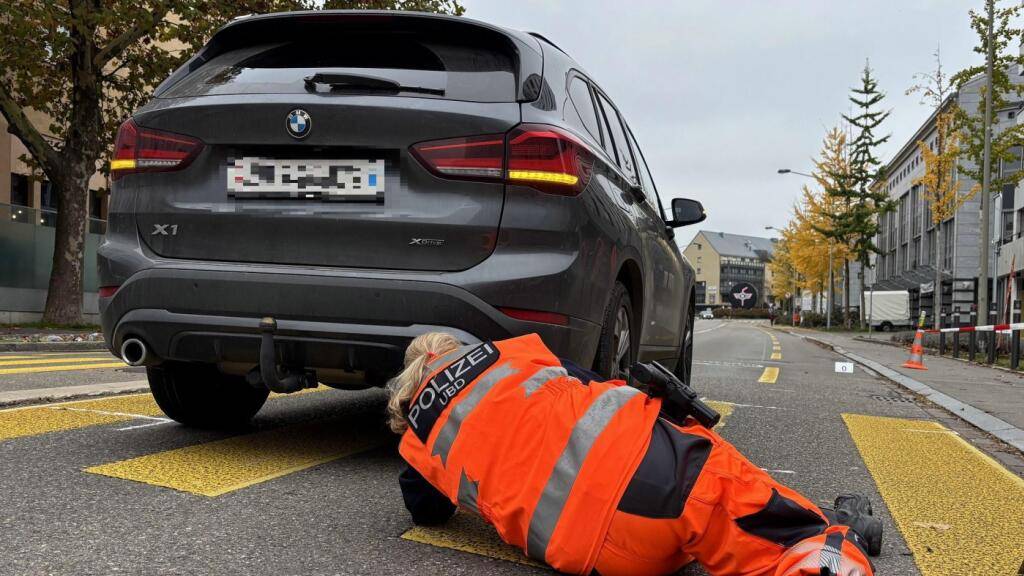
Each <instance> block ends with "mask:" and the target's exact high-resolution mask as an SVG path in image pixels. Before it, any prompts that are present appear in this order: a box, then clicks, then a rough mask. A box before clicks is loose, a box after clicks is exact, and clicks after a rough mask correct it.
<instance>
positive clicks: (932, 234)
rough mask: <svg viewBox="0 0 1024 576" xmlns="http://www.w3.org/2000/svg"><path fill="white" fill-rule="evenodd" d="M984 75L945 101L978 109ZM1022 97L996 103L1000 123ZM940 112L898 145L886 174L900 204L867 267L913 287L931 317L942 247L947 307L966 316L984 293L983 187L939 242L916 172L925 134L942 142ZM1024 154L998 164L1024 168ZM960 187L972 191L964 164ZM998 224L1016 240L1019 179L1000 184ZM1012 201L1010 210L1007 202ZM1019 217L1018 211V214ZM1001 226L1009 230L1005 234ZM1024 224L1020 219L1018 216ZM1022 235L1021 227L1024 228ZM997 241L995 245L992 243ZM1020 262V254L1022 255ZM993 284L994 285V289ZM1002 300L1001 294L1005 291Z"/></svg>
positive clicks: (876, 282) (995, 210)
mask: <svg viewBox="0 0 1024 576" xmlns="http://www.w3.org/2000/svg"><path fill="white" fill-rule="evenodd" d="M1021 72H1022V71H1021V70H1020V69H1017V68H1016V67H1015V69H1014V70H1013V71H1012V73H1011V74H1010V78H1011V81H1012V82H1014V83H1016V84H1024V76H1022V75H1021ZM983 84H984V78H983V77H980V76H979V77H977V78H974V79H973V80H970V81H969V82H967V83H966V84H965V85H964V86H963V87H962V88H961V89H960V90H959V91H958V92H955V93H953V94H952V95H951V96H950V97H949V98H948V99H947V101H946V104H945V105H944V106H943V109H944V110H945V109H948V107H949V106H951V105H953V104H955V105H957V106H959V107H960V108H961V109H963V110H965V111H967V112H968V113H975V111H977V110H978V105H979V102H980V101H981V94H980V88H981V87H982V85H983ZM1020 110H1021V102H1017V101H1014V102H1011V103H1010V104H1009V105H1008V106H1007V107H1005V108H1003V109H1001V110H997V111H996V116H997V119H998V125H997V127H996V130H997V131H998V130H1002V129H1004V128H1006V127H1008V126H1013V125H1015V124H1016V123H1017V121H1018V113H1019V112H1020ZM935 118H936V114H932V115H931V116H930V117H929V118H928V119H927V120H926V121H925V123H924V124H923V125H922V126H921V127H920V128H918V130H917V132H916V133H914V135H913V136H912V137H911V138H910V139H909V140H907V142H906V143H905V144H904V145H903V147H902V148H900V150H899V152H898V153H897V154H896V155H895V157H893V158H892V160H891V161H890V162H889V163H888V164H887V165H886V167H885V170H884V174H885V178H884V179H883V180H882V181H881V185H882V186H884V189H885V191H886V192H887V193H888V195H889V198H890V199H891V200H892V201H893V203H894V206H895V209H894V210H893V211H892V212H889V213H888V214H885V215H883V216H881V217H880V221H879V225H880V226H879V234H878V236H877V237H876V244H877V246H878V247H879V249H880V250H881V252H882V253H881V254H880V255H876V256H875V257H874V258H873V266H872V268H871V269H870V270H869V271H868V274H867V278H866V281H867V284H868V285H869V286H873V288H874V289H875V290H907V291H909V292H910V298H911V311H912V312H913V313H914V314H915V317H916V315H917V314H919V313H920V311H921V310H923V311H924V312H925V314H926V316H927V317H928V318H929V319H930V318H931V317H932V314H933V312H934V311H933V300H934V299H933V289H934V280H935V251H936V250H939V251H940V254H941V266H942V286H941V287H940V289H941V290H942V304H943V308H944V309H945V310H946V311H949V310H953V311H954V312H956V313H959V314H960V315H961V316H962V317H961V318H960V319H961V320H962V321H966V320H967V314H968V313H969V311H970V308H971V304H973V303H974V302H975V296H976V294H977V288H978V287H977V286H976V284H977V275H978V266H979V262H980V253H981V249H980V229H981V193H980V192H979V193H978V194H976V195H975V196H974V197H973V198H971V199H970V200H968V201H967V202H965V203H964V205H963V206H962V207H961V208H960V210H958V211H957V212H956V214H955V215H954V216H953V217H952V218H950V219H948V220H946V221H945V222H943V223H942V236H943V241H942V244H943V245H942V246H937V245H936V238H937V236H936V227H935V225H934V224H933V223H932V220H931V211H930V209H929V207H928V206H927V202H926V201H925V199H924V194H923V191H922V190H921V186H920V185H915V184H914V180H915V179H917V178H918V177H920V176H922V175H923V174H924V170H925V165H924V159H923V158H922V157H921V152H920V150H919V149H918V146H917V143H918V142H919V141H921V142H925V143H926V144H927V145H928V146H929V147H931V148H932V149H933V150H934V149H935V138H936V131H935ZM1019 158H1020V155H1019V154H1018V159H1017V160H1016V161H1015V162H1012V163H1008V164H1005V165H995V166H993V170H994V171H999V173H1003V174H1005V173H1009V172H1015V171H1018V170H1020V169H1021V163H1020V159H1019ZM954 177H955V178H956V182H957V187H958V190H959V192H960V193H961V194H966V193H968V192H969V191H970V190H971V188H972V187H973V186H974V185H975V181H974V180H972V179H971V178H968V177H967V176H966V175H964V174H961V173H959V172H957V173H956V174H955V175H954ZM992 192H993V202H992V221H991V223H990V225H991V229H992V230H993V231H994V233H993V240H998V241H999V242H1002V241H1003V239H1004V238H1005V239H1008V240H1013V239H1014V238H1013V230H1014V214H1015V213H1016V212H1015V210H1017V207H1016V206H1017V204H1024V202H1017V203H1015V196H1019V194H1015V191H1014V190H1013V187H1007V190H993V191H992ZM1004 206H1005V207H1006V209H1005V210H1003V209H1002V208H1003V207H1004ZM1017 220H1018V221H1019V218H1017ZM1002 230H1008V231H1009V232H1008V233H1007V234H1004V233H1003V232H1002ZM1017 230H1020V223H1019V222H1018V223H1017ZM1018 236H1019V232H1018ZM993 248H995V245H994V246H993ZM995 254H996V250H994V249H993V250H990V251H989V269H990V270H991V271H992V273H993V275H994V274H995V272H996V256H995ZM1017 262H1021V260H1020V259H1019V258H1018V260H1017ZM990 292H991V290H990ZM996 300H999V298H998V294H997V297H996Z"/></svg>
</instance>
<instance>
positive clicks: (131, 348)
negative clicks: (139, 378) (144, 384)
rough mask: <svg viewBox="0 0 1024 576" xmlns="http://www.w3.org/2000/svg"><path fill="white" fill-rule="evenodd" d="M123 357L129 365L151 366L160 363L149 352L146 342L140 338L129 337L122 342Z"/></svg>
mask: <svg viewBox="0 0 1024 576" xmlns="http://www.w3.org/2000/svg"><path fill="white" fill-rule="evenodd" d="M121 359H122V360H124V362H125V364H128V365H129V366H151V365H153V364H157V363H159V360H158V359H157V358H156V356H153V354H151V353H150V352H149V348H147V347H146V343H145V342H143V341H142V340H139V339H138V338H128V339H126V340H125V341H124V342H123V343H122V344H121Z"/></svg>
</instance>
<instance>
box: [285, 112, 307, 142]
mask: <svg viewBox="0 0 1024 576" xmlns="http://www.w3.org/2000/svg"><path fill="white" fill-rule="evenodd" d="M285 128H286V129H287V130H288V133H289V134H291V135H292V137H293V138H305V137H306V136H309V132H310V130H312V128H313V119H312V118H310V117H309V112H306V111H305V110H303V109H302V108H296V109H295V110H292V111H291V112H289V113H288V119H287V121H286V122H285Z"/></svg>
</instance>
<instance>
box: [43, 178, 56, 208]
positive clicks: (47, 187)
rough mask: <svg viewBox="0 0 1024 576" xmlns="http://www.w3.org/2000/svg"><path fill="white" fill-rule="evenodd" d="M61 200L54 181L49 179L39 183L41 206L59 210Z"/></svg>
mask: <svg viewBox="0 0 1024 576" xmlns="http://www.w3.org/2000/svg"><path fill="white" fill-rule="evenodd" d="M58 205H59V201H58V199H57V190H56V188H54V186H53V183H52V182H50V181H48V180H43V181H42V182H40V183H39V207H40V208H42V209H43V210H50V211H52V212H56V211H57V210H58Z"/></svg>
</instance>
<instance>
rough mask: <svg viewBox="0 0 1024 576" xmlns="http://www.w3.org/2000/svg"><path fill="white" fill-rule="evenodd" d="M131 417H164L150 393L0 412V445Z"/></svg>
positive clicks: (122, 420) (120, 420) (125, 419)
mask: <svg viewBox="0 0 1024 576" xmlns="http://www.w3.org/2000/svg"><path fill="white" fill-rule="evenodd" d="M132 414H139V415H142V416H162V415H163V413H162V412H160V408H158V407H157V405H156V402H154V401H153V397H152V396H150V395H149V394H131V395H127V396H116V397H113V398H101V399H97V400H82V401H77V402H65V403H61V404H49V405H45V406H29V407H25V408H13V409H10V410H3V411H0V442H2V441H4V440H9V439H11V438H20V437H22V436H35V435H38V434H46V433H48V432H59V431H64V430H74V429H77V428H84V427H86V426H96V425H99V424H112V423H114V422H124V421H127V420H131V419H132V418H133V417H132V416H131V415H132Z"/></svg>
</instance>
